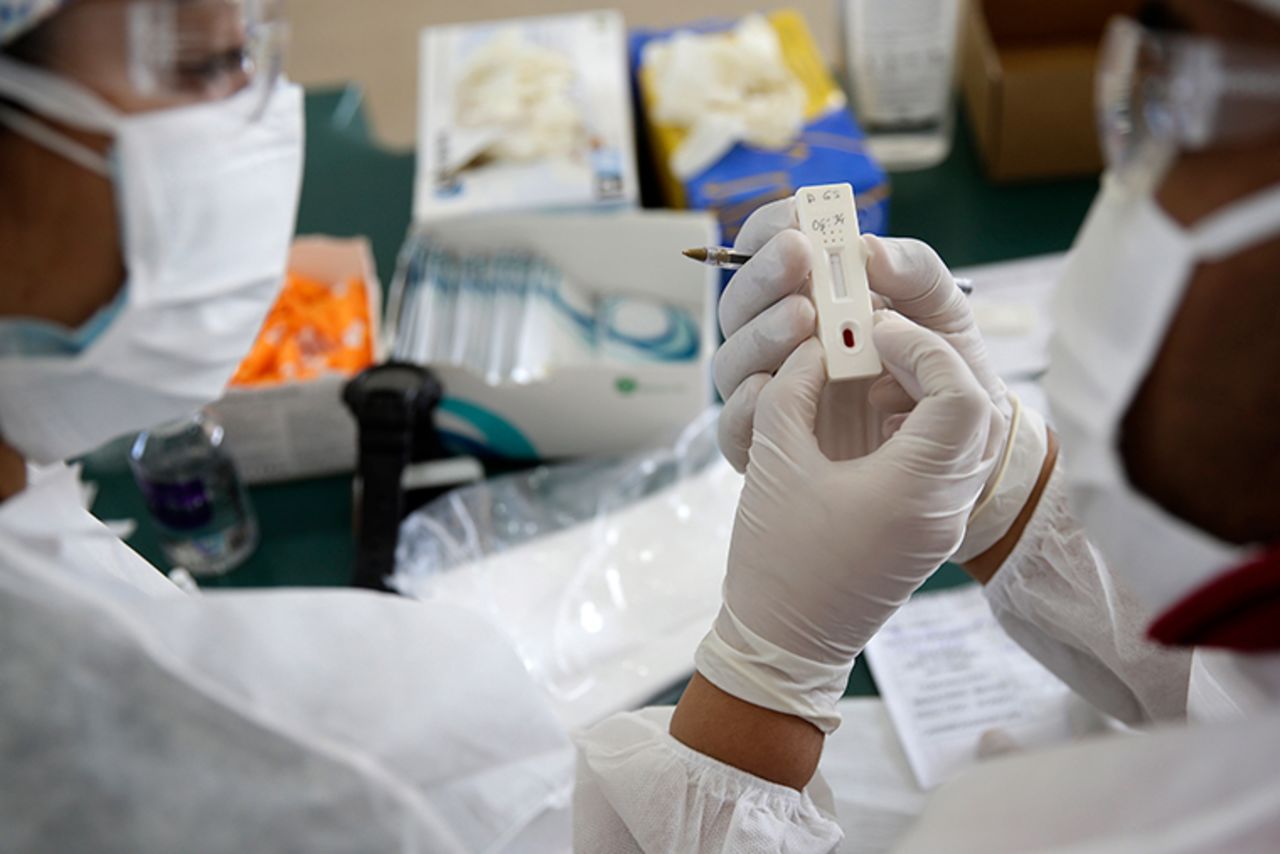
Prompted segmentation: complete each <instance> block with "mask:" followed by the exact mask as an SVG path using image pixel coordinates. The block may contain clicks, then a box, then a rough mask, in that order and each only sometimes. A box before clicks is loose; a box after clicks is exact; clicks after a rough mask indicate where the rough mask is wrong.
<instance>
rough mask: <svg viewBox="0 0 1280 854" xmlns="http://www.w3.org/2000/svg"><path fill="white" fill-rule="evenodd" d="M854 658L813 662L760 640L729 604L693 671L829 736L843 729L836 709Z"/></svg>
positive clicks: (698, 654) (700, 649)
mask: <svg viewBox="0 0 1280 854" xmlns="http://www.w3.org/2000/svg"><path fill="white" fill-rule="evenodd" d="M854 657H855V655H854V654H850V655H849V656H848V657H847V658H845V657H843V656H841V657H840V658H839V660H826V661H815V660H813V659H811V658H807V657H805V656H802V655H797V654H796V653H793V652H790V651H788V650H786V649H783V648H782V647H780V646H778V645H777V644H775V643H773V642H772V641H770V640H768V639H766V638H764V637H761V636H760V635H758V634H756V633H755V632H754V631H753V630H752V629H751V628H749V627H748V626H747V625H745V624H744V623H743V622H742V621H741V620H740V619H738V617H737V616H736V615H735V614H734V612H733V610H732V609H731V608H730V607H729V605H728V604H727V603H726V604H725V605H723V606H722V607H721V608H720V613H719V615H717V617H716V620H715V623H714V624H713V625H712V628H711V631H710V632H708V633H707V636H706V637H705V638H703V640H702V643H701V644H699V646H698V650H697V652H696V653H695V654H694V665H695V666H696V667H697V669H698V672H699V673H701V674H702V676H703V678H704V679H706V680H707V681H708V682H710V683H712V684H714V685H715V686H716V687H717V688H719V689H720V690H721V691H724V692H725V693H727V694H730V695H732V696H734V697H737V698H738V699H740V700H743V701H745V702H747V703H750V704H752V705H754V706H759V707H761V708H765V709H770V710H772V711H775V712H780V713H782V714H786V715H791V716H793V717H797V718H800V719H802V720H805V721H808V722H809V723H810V724H812V725H813V726H814V727H816V728H817V729H818V730H820V731H821V732H824V733H831V732H834V731H835V730H836V728H837V727H839V726H840V713H839V711H838V709H837V708H836V704H837V703H838V702H839V700H840V698H841V697H842V696H843V695H844V690H845V687H846V686H847V685H848V683H849V673H850V672H851V671H852V670H853V661H854Z"/></svg>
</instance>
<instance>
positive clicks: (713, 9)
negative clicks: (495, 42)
mask: <svg viewBox="0 0 1280 854" xmlns="http://www.w3.org/2000/svg"><path fill="white" fill-rule="evenodd" d="M583 5H584V4H583V0H538V3H536V4H530V3H528V2H521V0H431V2H429V3H424V2H422V0H377V2H376V3H353V2H351V0H293V2H291V3H290V12H291V14H290V21H289V24H290V37H289V52H288V56H287V57H286V58H285V59H286V62H287V66H286V68H287V70H288V72H289V76H290V77H292V78H293V79H294V80H297V81H298V82H299V83H302V84H304V85H306V86H334V85H342V84H345V83H347V82H348V81H355V82H357V83H359V84H360V85H361V87H362V88H363V90H364V92H365V96H366V99H367V106H368V110H369V115H370V118H371V120H372V123H373V129H374V131H375V134H376V135H377V138H378V139H379V140H380V141H382V142H384V143H386V144H388V145H390V146H392V147H394V148H397V149H403V150H405V151H411V150H412V149H413V146H414V144H415V141H416V139H417V120H416V116H417V109H418V71H417V69H418V47H419V37H418V34H419V33H420V32H421V30H422V29H423V28H424V27H434V26H439V25H441V24H454V23H463V22H468V21H480V20H487V19H496V18H510V17H513V16H517V15H529V14H534V13H536V14H553V13H568V12H577V11H581V9H582V8H583ZM607 5H608V6H609V7H610V8H613V9H617V10H618V11H619V12H621V13H622V15H623V16H624V17H625V18H626V20H627V23H628V24H629V25H631V26H644V27H671V26H675V25H677V24H680V23H682V22H684V21H688V20H689V19H690V17H692V16H694V15H697V16H699V17H706V18H713V17H716V18H734V17H740V16H742V15H745V14H746V13H747V12H752V11H757V10H759V9H760V4H759V3H758V2H756V0H698V3H697V6H696V8H694V7H692V6H691V4H690V3H688V2H686V1H685V0H613V1H612V2H610V3H609V4H607ZM789 5H791V6H794V7H796V8H798V9H799V10H800V11H802V12H803V13H804V15H805V17H806V18H807V19H808V21H809V23H810V25H811V26H812V27H813V32H814V35H815V37H816V38H817V40H818V44H819V46H820V47H821V48H822V50H823V52H824V53H825V55H826V58H827V60H828V62H837V61H839V59H840V27H839V26H838V23H839V21H838V19H837V6H838V4H836V3H834V2H832V0H789Z"/></svg>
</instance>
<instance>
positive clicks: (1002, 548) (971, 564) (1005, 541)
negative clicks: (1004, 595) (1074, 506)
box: [963, 430, 1058, 584]
mask: <svg viewBox="0 0 1280 854" xmlns="http://www.w3.org/2000/svg"><path fill="white" fill-rule="evenodd" d="M1046 439H1047V445H1048V450H1047V451H1046V452H1045V457H1044V462H1043V463H1042V464H1041V467H1040V472H1039V474H1038V476H1037V478H1036V481H1035V485H1034V486H1033V488H1032V490H1031V494H1030V495H1029V496H1028V498H1027V501H1026V503H1025V504H1024V505H1023V507H1022V510H1021V511H1020V512H1019V513H1018V515H1017V516H1016V517H1015V518H1014V519H1013V522H1012V524H1010V526H1009V529H1008V531H1006V532H1005V534H1004V536H1002V537H1001V538H1000V539H999V540H997V541H996V542H995V543H994V544H993V545H992V546H991V547H990V548H988V549H987V550H986V551H984V552H982V553H981V554H979V555H977V556H975V557H973V558H972V559H970V560H968V561H966V562H965V563H964V564H963V566H964V570H965V572H967V573H968V574H969V575H970V576H972V577H973V579H974V580H975V581H977V582H979V583H980V584H986V583H988V582H989V581H991V579H992V578H994V577H995V574H996V573H997V572H998V571H999V570H1000V567H1001V566H1003V565H1004V562H1005V560H1006V559H1007V558H1008V557H1009V555H1010V554H1012V553H1013V550H1014V547H1016V546H1017V545H1018V541H1019V540H1020V539H1022V532H1023V531H1025V530H1026V528H1027V525H1028V523H1030V521H1031V517H1032V516H1034V515H1035V512H1036V508H1037V507H1039V506H1040V498H1041V497H1042V496H1043V495H1044V490H1045V487H1046V486H1048V484H1049V478H1050V477H1052V475H1053V468H1054V466H1055V465H1056V464H1057V461H1058V437H1057V436H1055V435H1054V434H1053V431H1052V430H1050V431H1049V432H1048V434H1047V437H1046Z"/></svg>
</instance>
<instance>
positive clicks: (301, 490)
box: [85, 87, 1097, 699]
mask: <svg viewBox="0 0 1280 854" xmlns="http://www.w3.org/2000/svg"><path fill="white" fill-rule="evenodd" d="M414 160H415V158H414V156H413V154H411V153H397V152H389V151H386V150H382V149H380V148H378V147H377V146H376V145H375V144H374V143H373V142H372V139H371V136H370V132H369V127H368V125H367V122H366V119H365V114H364V111H363V108H362V96H361V92H360V90H359V89H358V88H354V87H351V88H346V89H333V90H317V91H310V92H308V93H307V164H306V173H305V177H304V181H303V189H302V201H301V206H300V211H299V216H298V233H299V234H327V235H334V236H352V235H364V236H367V237H368V238H369V239H370V241H371V242H372V245H373V252H374V258H375V261H376V262H377V265H378V271H379V275H380V277H381V278H382V280H383V282H384V284H385V283H387V282H389V281H390V279H391V275H392V273H393V272H394V270H395V259H396V253H397V251H398V248H399V246H400V244H401V242H402V240H403V238H404V235H405V232H406V230H407V228H408V225H409V219H410V210H411V205H412V195H413V179H414ZM892 185H893V195H892V200H891V214H890V227H891V231H892V233H893V234H895V235H904V236H911V237H917V238H919V239H921V240H924V241H925V242H927V243H929V244H931V245H932V246H933V247H934V248H935V249H936V250H937V251H938V253H939V254H940V255H941V256H942V257H943V258H944V259H945V260H946V261H947V263H948V264H950V265H951V266H952V267H961V266H967V265H971V264H980V263H986V262H992V261H1001V260H1005V259H1009V258H1016V257H1021V256H1026V255H1036V254H1041V253H1047V252H1057V251H1061V250H1064V249H1066V248H1067V247H1068V246H1069V244H1070V242H1071V239H1072V237H1073V236H1074V235H1075V232H1076V230H1077V228H1078V227H1079V225H1080V222H1081V220H1082V219H1083V218H1084V214H1085V211H1086V209H1087V207H1088V205H1089V203H1090V201H1091V200H1092V198H1093V195H1094V193H1095V192H1096V190H1097V180H1096V179H1093V178H1089V179H1077V180H1066V181H1052V182H1041V183H1026V184H1016V185H1003V186H997V185H993V184H991V183H989V182H987V180H986V179H985V178H984V177H983V175H982V171H981V167H980V163H979V160H978V156H977V152H976V151H975V149H974V148H973V145H972V142H971V138H970V135H969V132H968V128H967V126H966V125H965V122H964V120H963V117H962V118H961V121H960V122H959V124H958V127H957V131H956V140H955V147H954V149H953V151H952V153H951V155H950V157H949V158H948V159H947V160H946V161H945V162H944V163H942V164H941V165H939V166H937V167H935V168H932V169H926V170H921V171H918V172H909V173H895V174H894V175H893V176H892ZM126 447H127V444H126V443H123V442H118V443H115V444H114V445H111V446H108V447H107V448H104V449H102V450H101V451H99V452H97V453H95V454H94V455H92V456H91V457H90V458H88V459H87V460H86V461H85V477H86V479H87V480H91V481H94V482H95V483H96V484H97V485H98V497H97V500H96V502H95V504H94V508H93V509H94V512H95V513H96V514H97V515H98V516H100V517H101V518H104V519H121V518H132V519H136V520H138V523H139V524H138V530H137V533H136V534H135V535H134V536H133V537H132V538H131V539H130V544H131V545H132V546H133V547H134V548H136V549H137V550H138V551H139V552H140V553H141V554H142V555H144V556H145V557H146V558H148V559H149V560H151V561H153V562H154V563H156V564H157V565H159V566H166V563H165V561H164V556H163V554H162V553H161V551H160V547H159V542H158V540H157V538H156V532H155V530H154V528H153V527H152V525H151V523H150V520H149V519H148V518H147V514H146V510H145V508H144V506H143V504H142V498H141V495H140V494H139V493H138V491H137V489H136V487H135V486H134V484H133V480H132V478H131V477H130V475H129V473H128V468H127V466H126V464H125V449H126ZM251 496H252V500H253V504H254V507H255V509H256V510H257V514H258V519H259V523H260V525H261V532H262V542H261V545H260V546H259V548H258V550H257V552H256V553H255V554H254V555H253V556H252V557H251V558H250V559H249V561H248V562H246V563H245V564H244V565H243V566H241V567H240V568H239V569H237V570H235V571H234V572H232V573H230V574H229V575H227V576H225V577H223V578H220V579H213V580H202V582H201V584H202V586H204V587H206V588H217V587H279V586H342V585H345V584H346V583H347V580H348V579H349V578H350V574H351V567H352V564H353V561H354V557H355V542H354V540H353V537H352V533H351V519H352V501H351V478H350V477H349V476H341V477H326V478H317V479H312V480H306V481H299V482H294V483H286V484H279V485H270V486H259V487H254V488H253V489H251ZM966 580H967V577H966V576H965V575H964V573H963V572H961V571H960V570H959V569H958V568H957V567H954V566H950V565H948V566H946V567H943V568H942V569H941V570H940V571H939V572H938V573H937V574H936V575H935V576H934V577H933V578H932V579H930V581H929V582H928V584H926V585H925V588H926V589H937V588H942V587H950V586H954V585H956V584H961V583H964V582H965V581H966ZM849 693H850V694H855V695H862V694H874V693H875V686H874V683H873V682H872V680H871V677H870V674H869V671H868V669H867V668H865V667H859V668H855V670H854V675H853V679H852V680H851V682H850V685H849ZM677 694H678V689H674V690H673V692H672V693H670V694H668V695H667V696H666V697H665V699H673V698H674V697H675V696H676V695H677Z"/></svg>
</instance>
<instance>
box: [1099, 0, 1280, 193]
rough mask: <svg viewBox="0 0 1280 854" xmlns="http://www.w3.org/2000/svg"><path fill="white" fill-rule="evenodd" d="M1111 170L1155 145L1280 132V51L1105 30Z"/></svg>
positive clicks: (1179, 146)
mask: <svg viewBox="0 0 1280 854" xmlns="http://www.w3.org/2000/svg"><path fill="white" fill-rule="evenodd" d="M1096 87H1097V91H1096V96H1097V101H1096V103H1097V108H1098V123H1099V132H1100V134H1101V140H1102V148H1103V154H1104V155H1105V157H1106V161H1107V165H1108V166H1110V167H1111V168H1112V169H1119V168H1121V167H1123V166H1125V165H1126V164H1128V163H1130V162H1132V161H1133V160H1134V159H1135V158H1136V156H1137V155H1138V153H1139V152H1141V151H1143V150H1146V149H1147V148H1148V147H1150V146H1152V145H1155V146H1156V147H1158V148H1160V149H1163V150H1199V149H1206V148H1217V147H1229V146H1232V145H1238V144H1241V143H1247V142H1249V141H1250V140H1256V139H1263V138H1267V137H1269V136H1272V135H1275V134H1280V51H1276V50H1274V49H1267V48H1259V47H1255V46H1252V45H1237V44H1226V43H1223V42H1218V41H1213V40H1210V39H1205V38H1197V37H1194V36H1187V35H1183V34H1177V33H1164V32H1158V31H1153V30H1148V29H1145V28H1144V27H1142V26H1141V25H1139V24H1138V23H1137V22H1135V21H1133V20H1131V19H1128V18H1116V19H1114V20H1112V21H1111V23H1110V24H1109V25H1108V27H1107V31H1106V34H1105V36H1104V38H1103V42H1102V49H1101V53H1100V54H1099V60H1098V74H1097V80H1096Z"/></svg>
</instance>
